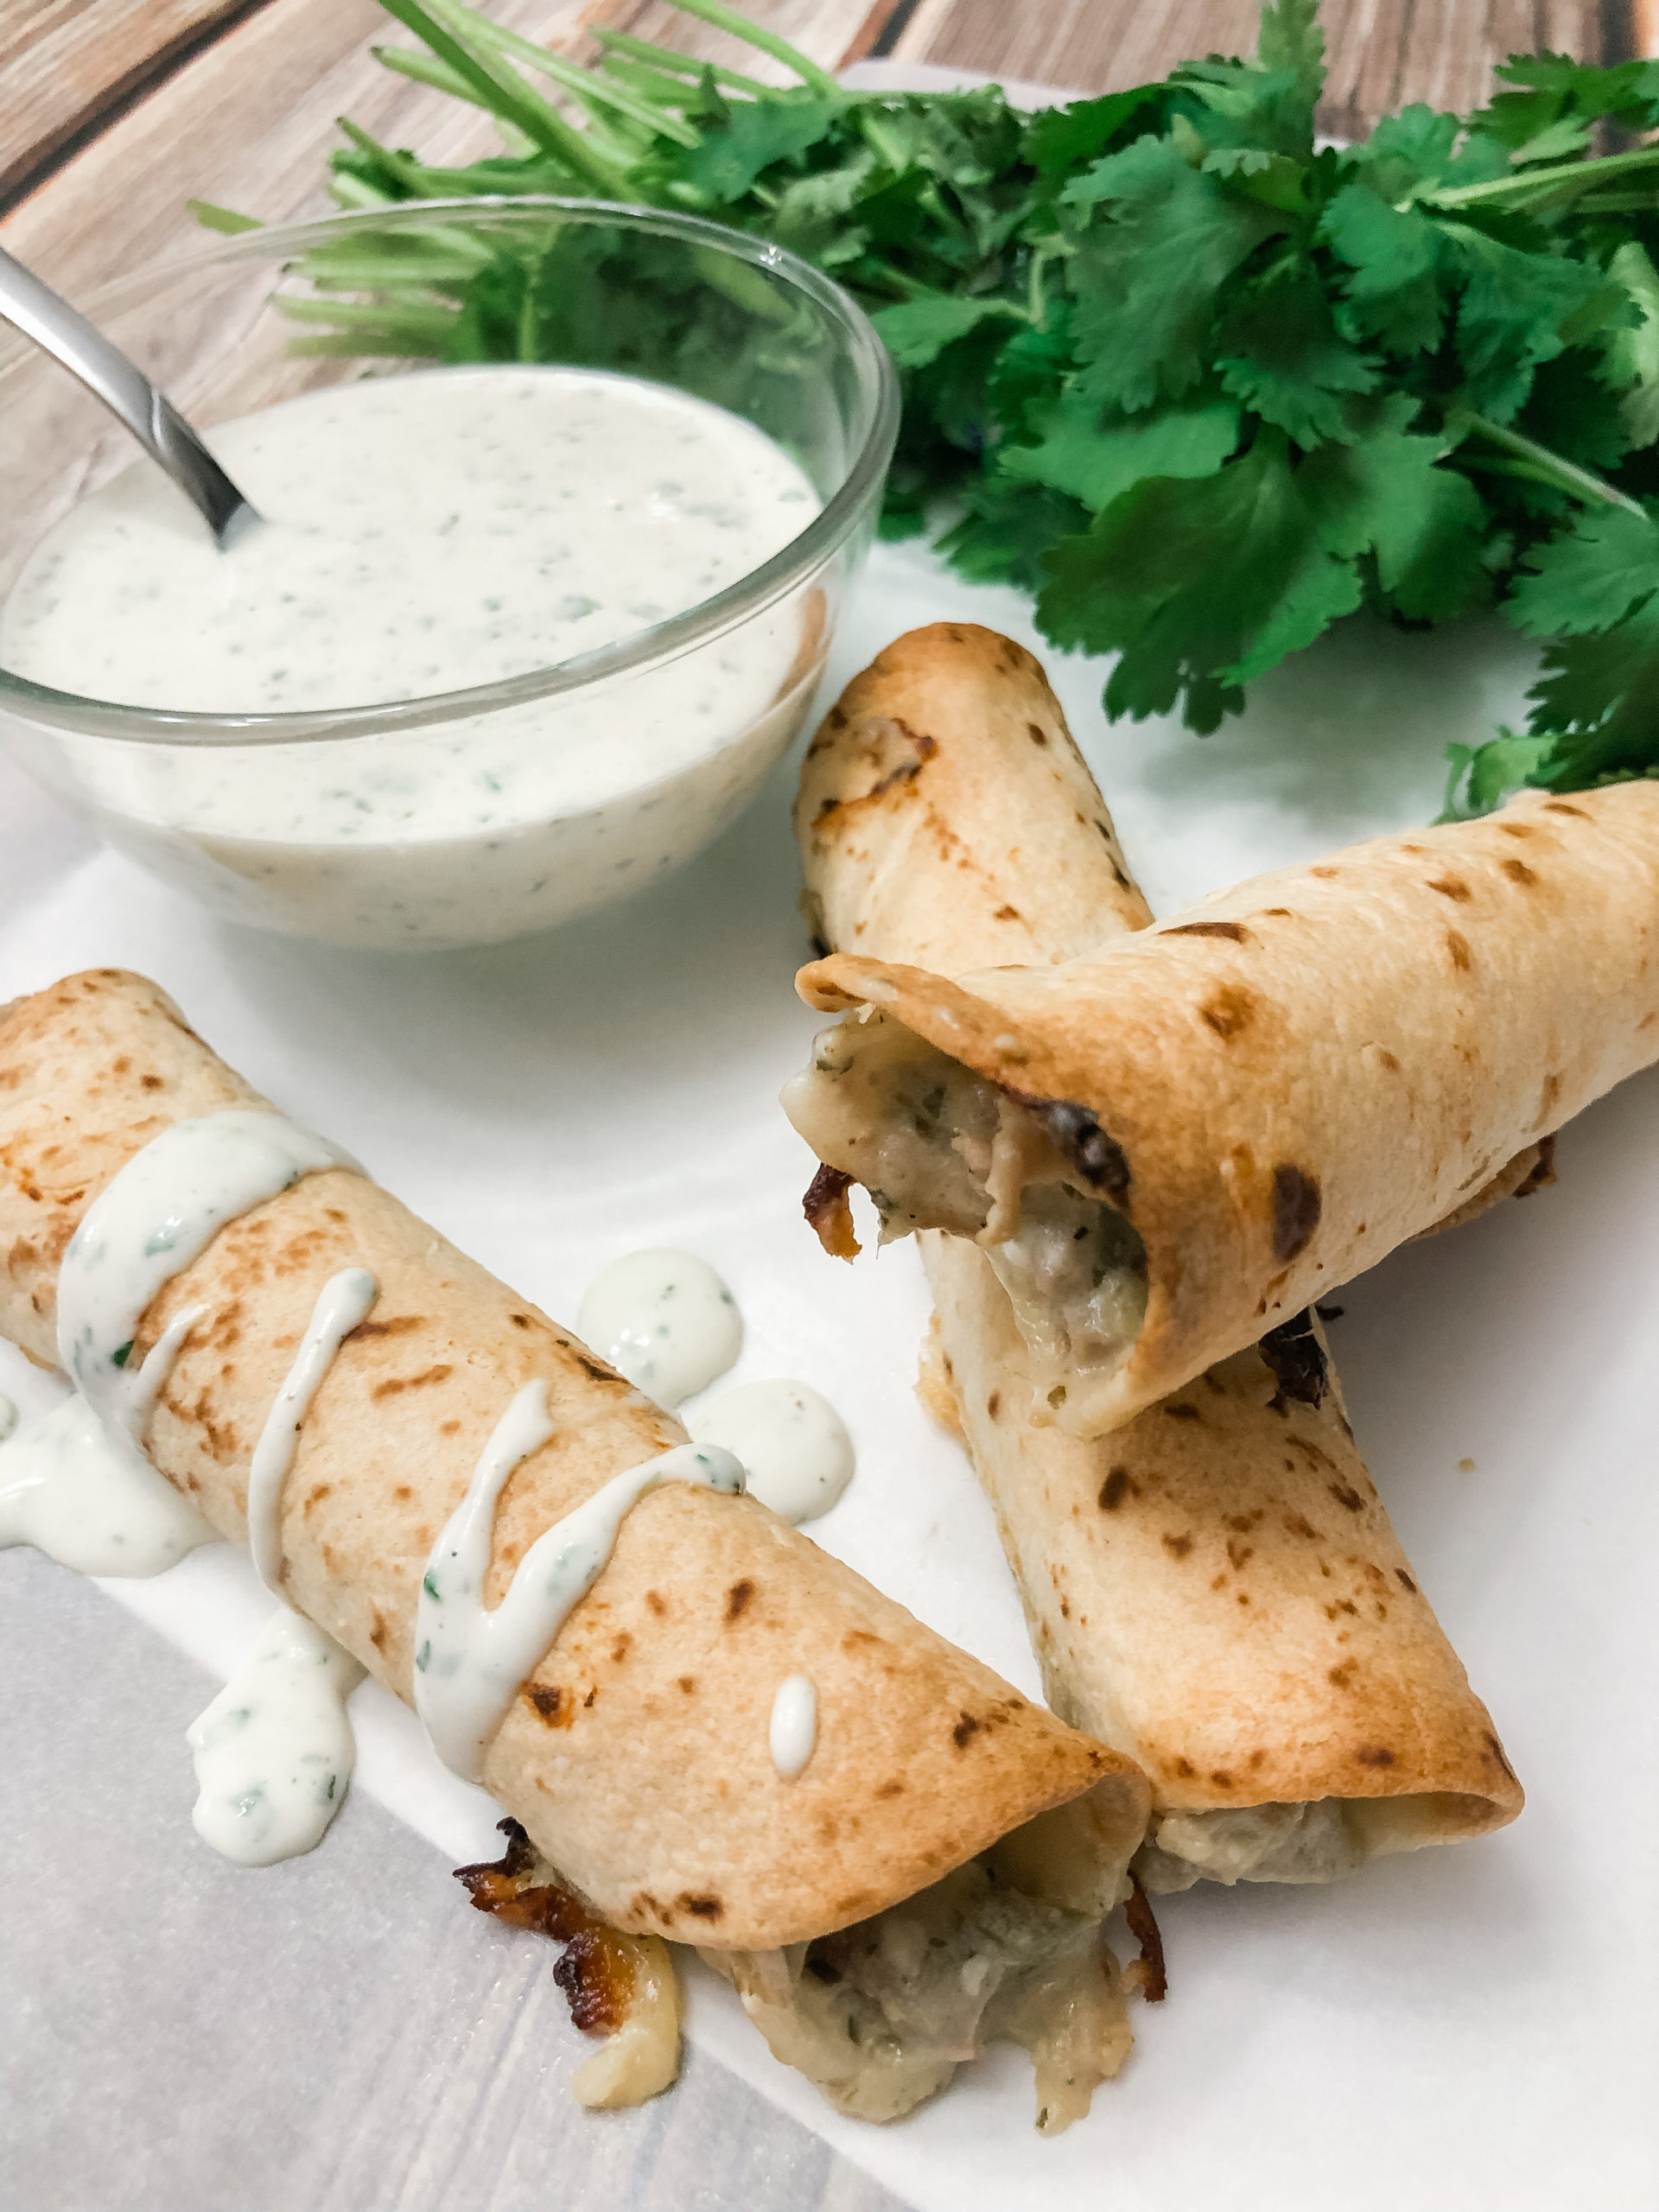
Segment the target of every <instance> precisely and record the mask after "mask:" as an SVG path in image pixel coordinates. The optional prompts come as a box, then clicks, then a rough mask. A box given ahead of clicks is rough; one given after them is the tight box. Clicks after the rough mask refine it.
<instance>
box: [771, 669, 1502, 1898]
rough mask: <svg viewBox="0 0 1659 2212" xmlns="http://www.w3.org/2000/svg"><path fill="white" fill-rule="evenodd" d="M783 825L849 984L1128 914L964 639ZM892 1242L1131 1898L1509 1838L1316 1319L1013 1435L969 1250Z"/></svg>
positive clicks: (824, 773)
mask: <svg viewBox="0 0 1659 2212" xmlns="http://www.w3.org/2000/svg"><path fill="white" fill-rule="evenodd" d="M899 729H902V731H903V736H902V739H899V738H897V737H895V735H894V732H895V731H896V730H899ZM1033 732H1035V733H1036V735H1035V736H1033ZM1038 737H1040V739H1041V742H1040V744H1039V742H1038V741H1037V740H1038ZM900 742H902V744H903V745H904V747H906V751H907V753H908V757H909V759H910V760H912V761H913V762H914V763H915V764H916V765H915V766H914V767H913V768H912V771H911V772H910V773H909V774H908V775H907V776H906V777H905V778H903V779H895V778H894V777H893V758H894V753H895V750H896V748H897V747H898V745H899V743H900ZM1080 821H1081V822H1083V823H1087V824H1088V825H1089V826H1090V836H1089V837H1088V839H1087V840H1085V839H1084V838H1083V837H1082V836H1080V835H1079V828H1078V825H1079V822H1080ZM796 824H797V830H798V836H799V839H800V843H801V849H802V853H803V855H804V862H805V872H806V880H807V904H808V906H809V910H810V912H813V913H815V914H816V915H817V916H819V917H821V923H820V926H821V927H822V929H823V931H824V934H825V936H826V938H827V939H828V941H829V943H831V944H835V945H836V946H839V945H841V944H844V943H846V942H848V941H849V939H850V938H852V937H853V936H854V935H855V933H858V938H859V942H860V943H861V944H864V945H866V946H867V947H868V951H869V953H870V955H871V957H874V958H877V959H881V960H893V961H906V962H910V961H911V960H912V959H914V960H916V961H918V963H919V962H920V961H922V960H925V962H926V963H927V965H928V966H929V967H930V968H933V969H939V970H943V971H945V972H948V971H949V969H950V967H951V965H952V964H953V963H955V962H957V961H958V960H959V961H961V962H962V963H963V964H964V965H967V966H970V967H985V966H988V965H989V964H990V955H991V954H992V953H993V952H995V951H997V950H1003V949H1006V948H1007V947H1009V945H1010V944H1011V943H1012V944H1015V945H1017V953H1016V957H1019V958H1020V959H1022V960H1024V961H1026V962H1027V963H1039V962H1040V963H1050V964H1052V963H1057V962H1058V961H1061V960H1064V959H1065V958H1067V957H1071V956H1072V955H1073V954H1074V953H1075V952H1076V951H1077V950H1079V949H1080V948H1082V947H1087V946H1091V945H1096V944H1103V943H1104V942H1106V941H1107V940H1108V938H1109V935H1110V933H1111V932H1112V931H1117V932H1119V933H1122V932H1123V931H1128V930H1132V929H1137V928H1140V927H1141V926H1143V925H1145V923H1146V922H1147V919H1148V918H1149V916H1148V914H1147V909H1146V907H1145V906H1144V905H1143V904H1142V903H1141V899H1140V896H1139V893H1137V892H1135V889H1134V887H1133V886H1132V885H1129V884H1128V882H1127V880H1126V877H1125V871H1124V869H1123V864H1122V856H1121V855H1120V854H1119V852H1118V850H1117V848H1116V842H1115V841H1114V839H1113V838H1112V836H1111V834H1110V825H1109V820H1108V817H1107V815H1106V810H1105V808H1104V806H1103V804H1102V802H1101V798H1100V794H1099V792H1098V791H1097V790H1096V787H1095V785H1094V782H1093V779H1091V778H1090V774H1089V771H1088V769H1087V767H1086V766H1085V765H1084V761H1083V760H1082V757H1081V755H1080V754H1078V753H1077V749H1076V747H1075V746H1074V745H1073V744H1072V742H1071V737H1070V735H1069V734H1068V732H1067V731H1066V728H1065V722H1064V720H1063V719H1062V716H1061V713H1060V709H1059V706H1058V702H1057V701H1056V700H1055V699H1054V697H1053V695H1052V693H1051V692H1050V690H1049V689H1048V687H1047V684H1046V682H1045V681H1044V679H1043V677H1042V674H1041V671H1040V670H1039V668H1038V666H1037V664H1036V663H1035V662H1034V661H1033V660H1032V659H1031V658H1030V656H1029V655H1027V654H1025V653H1023V652H1021V651H1020V648H1019V647H1018V646H1016V645H1008V643H1007V641H1006V640H1004V639H1000V638H997V637H995V635H993V634H992V633H991V632H986V631H983V630H978V629H975V628H971V627H969V626H944V625H938V626H934V627H932V628H931V629H927V630H922V631H918V632H912V634H911V635H909V636H908V637H905V638H901V639H899V640H898V641H897V643H896V644H894V645H891V646H889V647H888V648H887V652H884V653H883V654H882V655H881V656H880V658H879V659H878V660H877V661H876V662H875V663H874V666H873V667H871V668H869V669H868V670H866V671H865V672H864V674H863V675H862V676H861V677H858V678H857V679H856V680H855V683H853V684H852V685H850V686H849V690H848V691H847V692H846V694H845V695H844V696H843V697H842V701H841V702H840V704H839V706H838V707H836V709H834V710H833V711H832V712H831V714H830V715H829V717H828V719H827V721H825V723H824V725H823V729H822V730H821V731H820V733H819V734H818V736H817V741H815V743H814V745H813V747H812V748H811V751H810V753H809V754H808V757H807V761H806V765H805V767H804V771H803V775H802V784H801V798H800V804H799V805H798V810H797V815H796ZM999 910H1003V911H999ZM1010 912H1012V914H1013V916H1014V919H1011V918H1010ZM920 1243H921V1247H922V1254H923V1259H924V1262H925V1266H926V1268H927V1274H928V1279H929V1281H930V1283H931V1287H932V1290H933V1294H934V1299H935V1302H936V1305H937V1307H938V1318H937V1319H936V1322H935V1325H934V1332H933V1334H932V1336H931V1339H930V1343H929V1345H928V1347H927V1351H926V1354H925V1359H924V1368H923V1376H922V1389H923V1395H924V1396H925V1398H926V1400H927V1401H928V1402H929V1403H930V1405H931V1406H932V1407H933V1408H934V1409H935V1411H936V1412H938V1414H939V1415H940V1416H941V1418H942V1419H944V1421H946V1423H947V1424H948V1425H949V1426H951V1427H955V1428H956V1429H957V1432H958V1433H960V1434H961V1435H962V1437H963V1440H964V1442H965V1443H966V1445H967V1446H968V1449H969V1454H970V1456H971V1458H972V1459H973V1462H974V1465H975V1467H976V1471H977V1472H978V1474H979V1477H980V1479H981V1481H982V1484H983V1485H984V1488H985V1490H986V1492H987V1494H988V1497H989V1498H990V1501H991V1503H992V1505H993V1507H994V1508H995V1512H996V1516H997V1521H998V1525H999V1528H1000V1529H1001V1535H1002V1541H1003V1544H1004V1548H1005V1549H1006V1550H1007V1555H1008V1560H1009V1563H1010V1565H1011V1566H1012V1567H1013V1568H1014V1574H1015V1577H1016V1580H1018V1583H1019V1586H1020V1593H1021V1597H1022V1599H1023V1600H1024V1604H1025V1607H1026V1612H1027V1620H1028V1621H1029V1624H1030V1626H1031V1631H1032V1638H1033V1644H1034V1645H1035V1648H1036V1650H1037V1654H1038V1656H1039V1660H1040V1662H1041V1664H1042V1668H1043V1676H1044V1681H1045V1684H1046V1688H1047V1692H1048V1695H1049V1699H1050V1702H1051V1703H1052V1705H1053V1707H1054V1708H1055V1710H1056V1711H1057V1712H1058V1713H1061V1714H1063V1715H1064V1716H1065V1718H1066V1719H1070V1720H1071V1721H1073V1722H1074V1723H1075V1724H1076V1725H1077V1726H1079V1727H1083V1728H1086V1729H1087V1730H1088V1731H1089V1732H1090V1734H1092V1735H1095V1736H1097V1737H1099V1738H1101V1739H1102V1740H1103V1741H1105V1742H1108V1743H1112V1744H1116V1745H1118V1746H1119V1748H1120V1749H1122V1750H1125V1751H1130V1752H1132V1753H1133V1755H1134V1756H1135V1758H1137V1759H1138V1760H1139V1761H1140V1763H1141V1765H1142V1766H1143V1767H1144V1768H1145V1769H1146V1770H1147V1774H1148V1775H1149V1776H1150V1777H1152V1781H1153V1790H1154V1827H1153V1834H1154V1839H1155V1840H1154V1841H1153V1842H1152V1843H1151V1844H1149V1846H1148V1847H1147V1851H1146V1852H1145V1853H1143V1854H1142V1857H1141V1862H1140V1866H1141V1872H1142V1875H1143V1878H1145V1879H1146V1881H1147V1886H1148V1887H1150V1888H1154V1889H1162V1890H1168V1889H1177V1888H1184V1887H1185V1886H1186V1885H1188V1884H1189V1883H1191V1882H1192V1881H1194V1880H1196V1879H1198V1878H1200V1877H1208V1878H1213V1879H1219V1880H1224V1881H1231V1880H1236V1879H1238V1878H1245V1879H1251V1880H1281V1881H1283V1880H1300V1881H1309V1880H1319V1879H1328V1878H1331V1877H1332V1876H1334V1875H1337V1874H1340V1873H1344V1872H1347V1871H1349V1870H1350V1869H1351V1867H1353V1866H1356V1865H1357V1864H1358V1863H1359V1862H1360V1861H1361V1860H1363V1859H1365V1858H1368V1857H1370V1856H1371V1855H1373V1854H1375V1853H1377V1852H1381V1851H1389V1850H1402V1849H1408V1848H1412V1847H1415V1846H1417V1845H1419V1844H1424V1843H1440V1842H1449V1841H1451V1840H1454V1839H1456V1838H1458V1837H1460V1836H1465V1835H1471V1834H1481V1833H1484V1831H1486V1830H1488V1829H1491V1828H1493V1827H1499V1826H1501V1825H1503V1823H1504V1822H1505V1821H1510V1820H1512V1819H1513V1818H1514V1817H1515V1815H1516V1813H1517V1812H1518V1811H1519V1810H1520V1807H1521V1802H1522V1800H1521V1791H1520V1789H1519V1786H1518V1784H1517V1783H1516V1780H1515V1777H1514V1775H1513V1774H1512V1773H1511V1771H1510V1768H1509V1765H1508V1764H1507V1762H1506V1761H1505V1759H1504V1757H1503V1750H1502V1747H1501V1745H1499V1742H1498V1739H1497V1735H1496V1733H1495V1732H1494V1731H1493V1728H1492V1725H1491V1719H1490V1718H1489V1717H1488V1714H1487V1713H1486V1710H1485V1707H1484V1706H1483V1705H1482V1704H1481V1703H1480V1701H1479V1700H1478V1698H1477V1697H1476V1696H1475V1695H1474V1694H1473V1693H1472V1692H1471V1689H1470V1688H1469V1683H1468V1679H1467V1677H1466V1675H1465V1673H1464V1670H1463V1668H1462V1667H1461V1665H1460V1664H1459V1661H1458V1658H1457V1656H1456V1654H1455V1653H1454V1652H1453V1651H1452V1648H1451V1646H1450V1644H1449V1643H1447V1641H1446V1637H1445V1636H1444V1635H1443V1634H1442V1632H1441V1630H1440V1627H1439V1625H1438V1624H1437V1623H1436V1621H1435V1619H1434V1616H1433V1612H1432V1611H1431V1610H1430V1608H1429V1605H1428V1602H1427V1599H1425V1598H1424V1597H1423V1596H1422V1594H1421V1592H1420V1591H1419V1589H1418V1586H1417V1583H1416V1580H1415V1578H1414V1576H1413V1574H1412V1573H1411V1570H1410V1567H1409V1566H1408V1561H1407V1560H1406V1558H1405V1556H1404V1554H1403V1553H1402V1551H1401V1549H1400V1547H1399V1545H1398V1543H1397V1542H1396V1541H1395V1537H1394V1535H1393V1532H1392V1530H1391V1529H1389V1523H1388V1519H1387V1516H1386V1515H1385V1514H1384V1512H1383V1507H1382V1505H1381V1503H1379V1501H1378V1499H1377V1496H1376V1490H1375V1488H1374V1487H1373V1485H1372V1484H1371V1481H1370V1477H1369V1475H1368V1474H1367V1473H1366V1471H1365V1468H1364V1465H1363V1462H1362V1460H1361V1459H1360V1456H1359V1453H1358V1451H1357V1447H1356V1446H1355V1443H1354V1440H1353V1436H1352V1432H1351V1429H1350V1428H1349V1426H1348V1422H1347V1419H1346V1416H1345V1414H1344V1408H1343V1403H1342V1396H1341V1391H1340V1387H1339V1385H1338V1381H1337V1377H1336V1374H1335V1371H1334V1370H1333V1368H1332V1364H1331V1362H1330V1358H1329V1354H1328V1351H1327V1348H1326V1346H1325V1342H1324V1338H1323V1335H1322V1333H1321V1332H1320V1330H1319V1324H1318V1321H1317V1319H1315V1318H1313V1316H1311V1315H1304V1316H1300V1317H1298V1318H1297V1319H1295V1320H1294V1321H1292V1322H1290V1323H1288V1324H1287V1325H1285V1326H1284V1327H1283V1328H1281V1329H1280V1330H1278V1331H1276V1332H1274V1334H1273V1335H1272V1336H1270V1337H1269V1338H1268V1339H1267V1340H1266V1341H1265V1342H1264V1343H1263V1344H1262V1346H1261V1347H1260V1348H1259V1349H1252V1350H1250V1351H1244V1352H1242V1353H1240V1354H1238V1355H1236V1357H1233V1358H1231V1359H1230V1360H1227V1361H1225V1362H1224V1363H1222V1364H1221V1365H1220V1366H1219V1367H1217V1368H1214V1369H1212V1370H1211V1371H1210V1372H1209V1373H1207V1374H1205V1376H1202V1377H1200V1378H1199V1379H1198V1381H1197V1382H1195V1383H1192V1384H1190V1385H1188V1386H1187V1387H1186V1388H1185V1389H1182V1390H1179V1391H1178V1392H1177V1393H1176V1394H1175V1395H1173V1397H1171V1398H1168V1399H1166V1400H1165V1401H1164V1402H1162V1403H1161V1404H1160V1405H1157V1406H1154V1407H1152V1408H1149V1409H1148V1410H1147V1411H1146V1412H1144V1413H1142V1414H1140V1415H1139V1416H1138V1417H1137V1418H1136V1419H1135V1420H1134V1421H1131V1422H1129V1423H1128V1426H1127V1427H1124V1428H1122V1429H1121V1430H1119V1431H1118V1432H1116V1433H1115V1434H1114V1435H1112V1436H1109V1437H1107V1438H1103V1439H1099V1440H1093V1441H1089V1440H1083V1439H1079V1438H1074V1437H1071V1436H1069V1435H1067V1434H1066V1433H1065V1432H1064V1431H1063V1430H1061V1429H1059V1428H1058V1427H1053V1426H1052V1425H1051V1426H1046V1427H1036V1426H1034V1425H1033V1422H1032V1421H1030V1420H1029V1418H1028V1417H1027V1412H1026V1410H1025V1408H1026V1407H1027V1402H1028V1400H1029V1397H1030V1393H1031V1381H1030V1358H1029V1355H1028V1353H1027V1348H1026V1344H1025V1342H1024V1340H1023V1338H1021V1335H1020V1331H1019V1329H1018V1328H1017V1327H1016V1326H1015V1323H1014V1312H1013V1308H1012V1307H1011V1306H1010V1304H1009V1301H1008V1298H1007V1294H1006V1293H1005V1292H1004V1290H1003V1289H1002V1287H1001V1284H1000V1283H999V1281H997V1278H996V1276H995V1273H994V1271H993V1269H992V1268H991V1266H990V1263H989V1262H988V1260H987V1258H986V1256H985V1255H984V1253H983V1252H982V1251H981V1250H980V1249H978V1248H977V1247H976V1245H975V1244H973V1243H971V1242H969V1241H968V1240H967V1239H965V1238H963V1237H957V1236H946V1235H944V1234H942V1233H941V1232H939V1231H938V1230H924V1231H923V1232H922V1233H921V1236H920Z"/></svg>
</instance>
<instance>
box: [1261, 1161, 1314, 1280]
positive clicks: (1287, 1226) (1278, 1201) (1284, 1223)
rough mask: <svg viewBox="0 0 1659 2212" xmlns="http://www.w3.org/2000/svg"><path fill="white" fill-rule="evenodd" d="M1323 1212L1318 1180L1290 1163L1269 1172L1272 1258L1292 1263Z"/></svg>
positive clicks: (1280, 1164)
mask: <svg viewBox="0 0 1659 2212" xmlns="http://www.w3.org/2000/svg"><path fill="white" fill-rule="evenodd" d="M1324 1211H1325V1202H1324V1200H1323V1198H1321V1197H1320V1194H1319V1178H1318V1177H1317V1176H1316V1175H1310V1174H1309V1173H1308V1172H1307V1170H1306V1168H1305V1167H1299V1166H1296V1164H1295V1163H1294V1160H1281V1161H1280V1162H1279V1164H1278V1166H1276V1167H1275V1168H1274V1171H1273V1256H1274V1259H1275V1260H1280V1261H1286V1260H1294V1258H1295V1257H1296V1255H1297V1254H1298V1253H1299V1252H1301V1251H1305V1250H1306V1248H1307V1243H1308V1240H1309V1239H1310V1238H1311V1237H1312V1236H1313V1232H1314V1230H1316V1229H1317V1228H1318V1227H1319V1217H1320V1215H1321V1214H1322V1213H1323V1212H1324Z"/></svg>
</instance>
